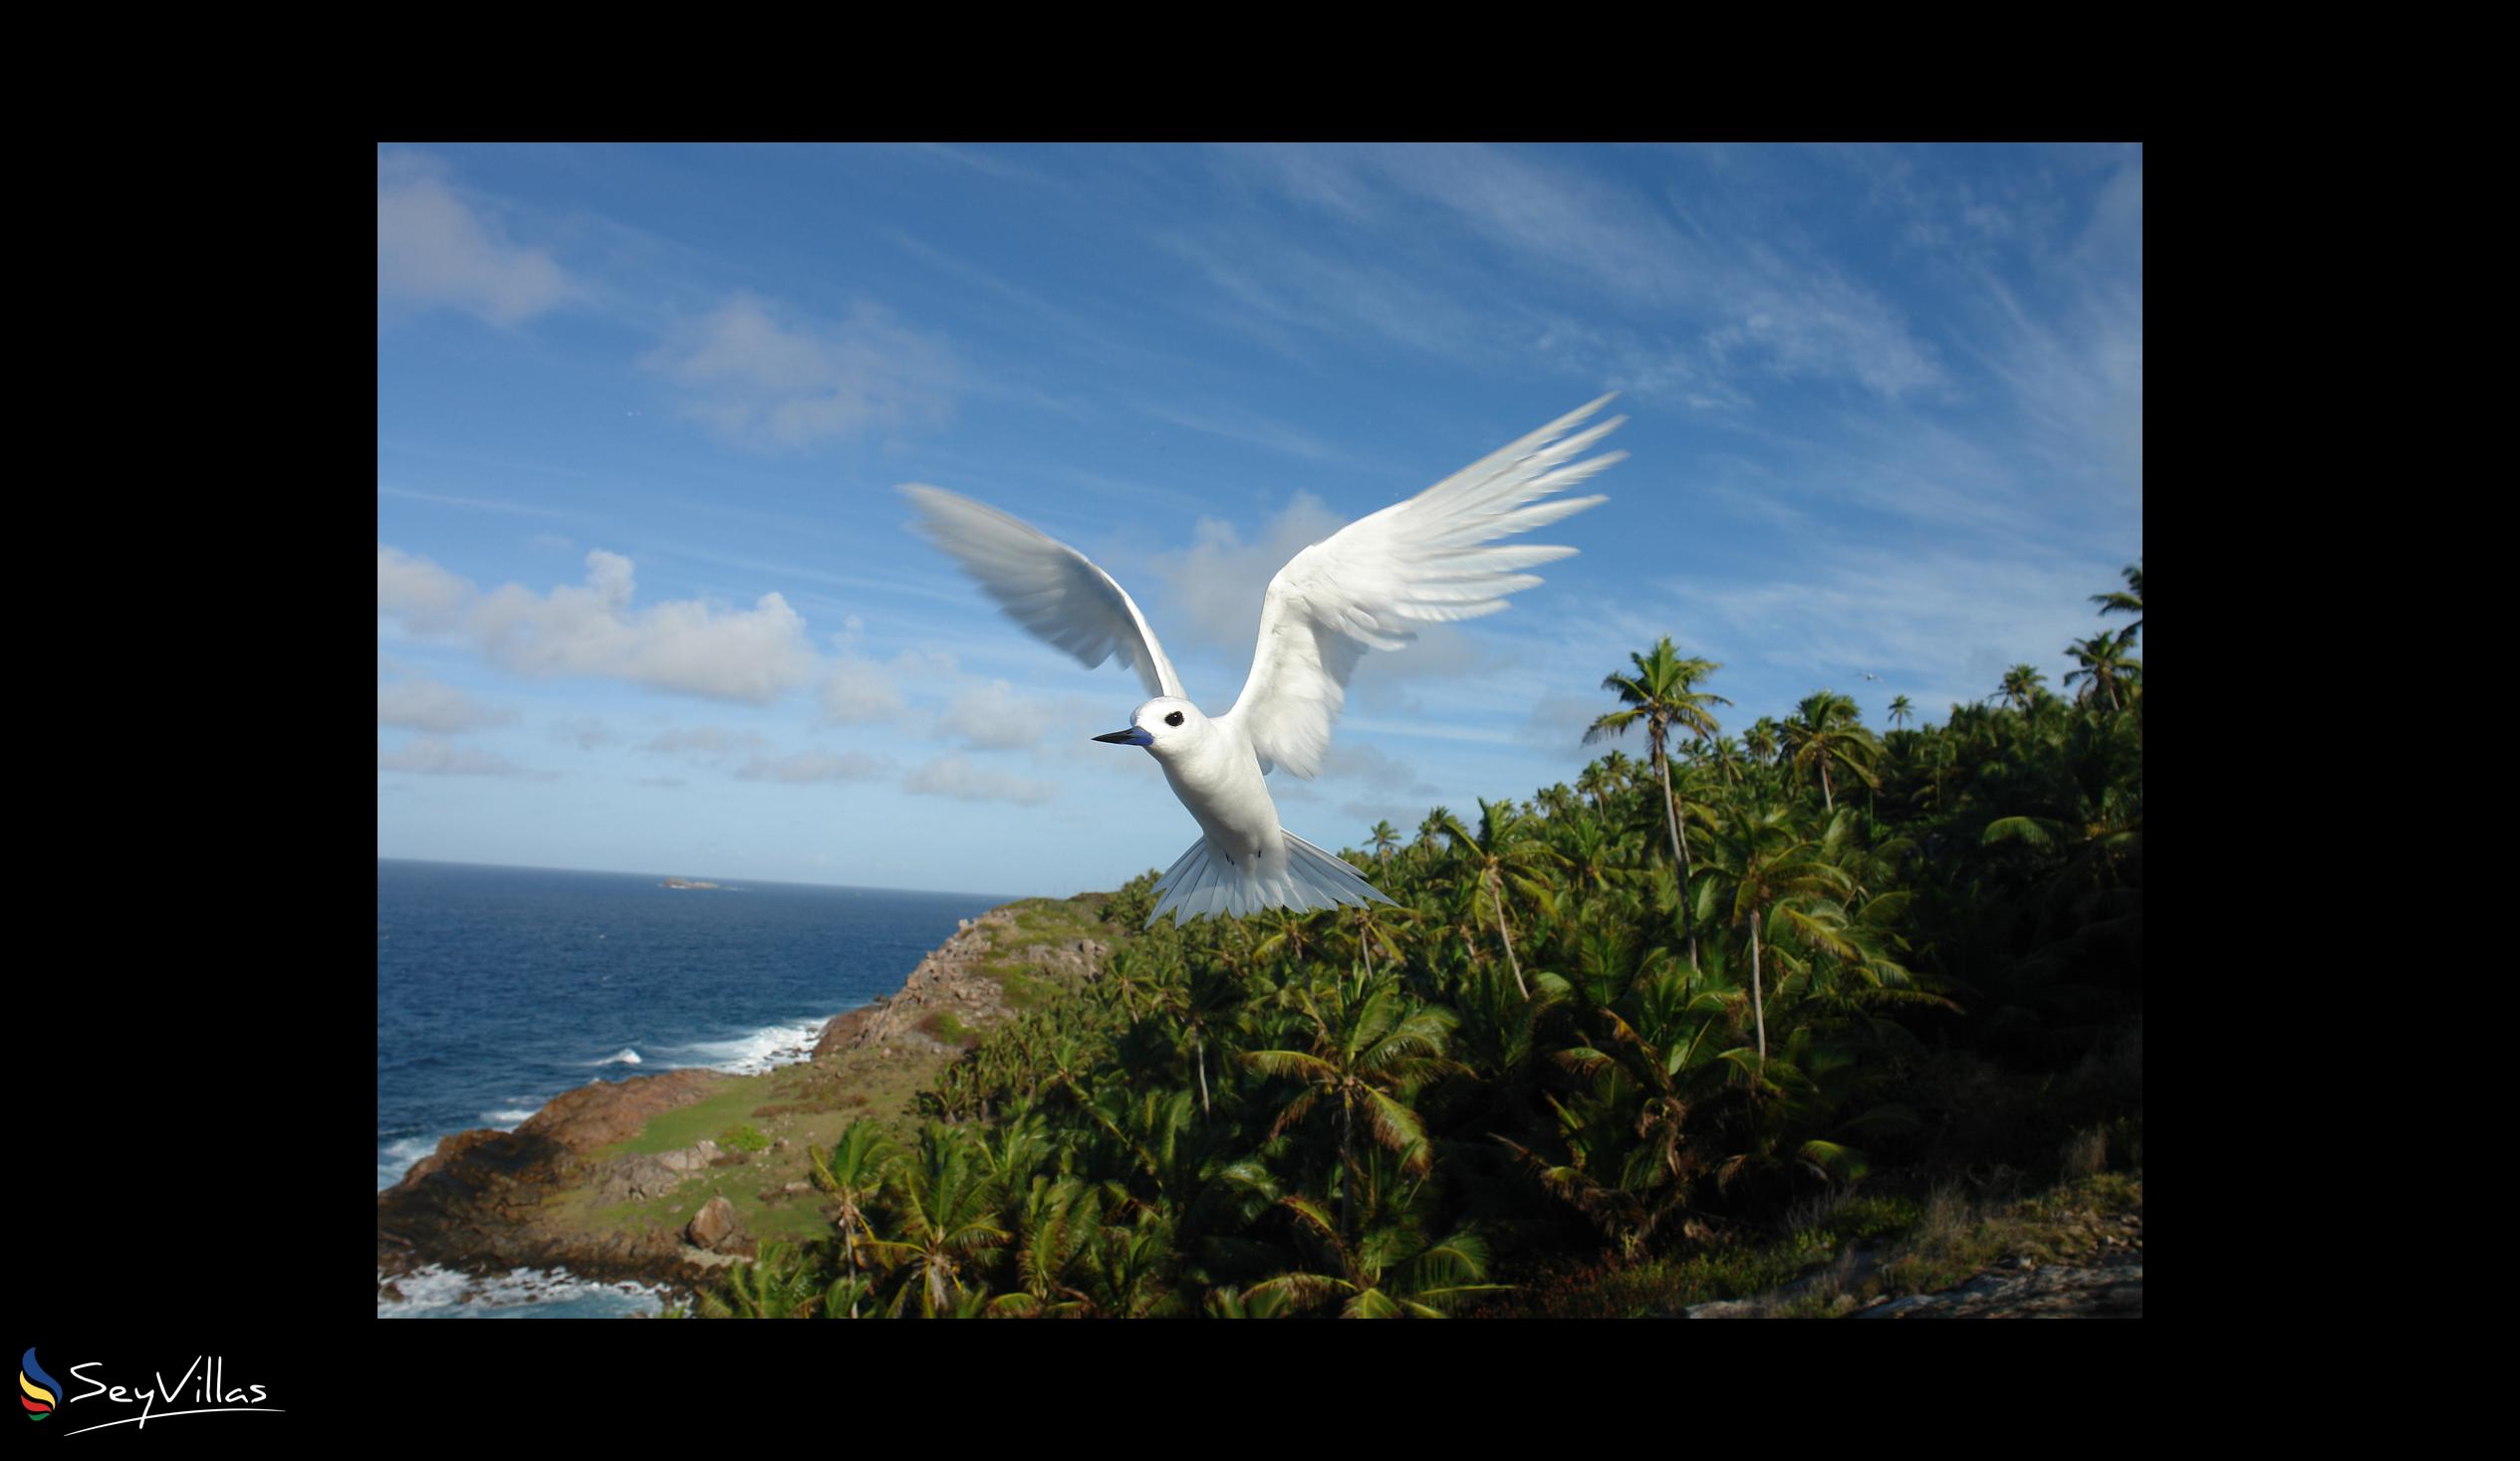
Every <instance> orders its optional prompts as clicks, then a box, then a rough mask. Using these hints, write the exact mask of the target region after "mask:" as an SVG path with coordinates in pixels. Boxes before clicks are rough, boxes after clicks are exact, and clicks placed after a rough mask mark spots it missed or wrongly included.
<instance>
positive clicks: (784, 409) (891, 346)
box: [644, 294, 956, 451]
mask: <svg viewBox="0 0 2520 1461" xmlns="http://www.w3.org/2000/svg"><path fill="white" fill-rule="evenodd" d="M644 364H645V365H647V366H648V367H649V368H650V369H653V370H656V371H658V372H659V373H661V374H663V375H664V376H665V377H667V378H668V379H670V380H672V381H673V382H674V383H675V384H676V385H677V386H679V387H681V388H682V390H683V392H684V399H683V402H682V405H681V407H680V411H681V414H682V415H683V416H685V417H686V418H688V419H691V420H696V421H700V422H702V423H704V424H705V425H707V426H708V427H709V428H710V429H712V430H714V431H716V432H717V433H718V434H719V435H720V436H722V437H724V438H725V439H726V440H728V441H731V442H733V443H735V444H736V445H739V446H745V447H751V448H754V449H761V450H789V451H793V450H800V449H803V448H807V447H811V446H814V445H816V444H818V443H820V442H823V441H825V440H829V439H832V438H835V437H843V436H854V435H859V434H863V433H865V432H869V431H875V430H882V429H888V428H896V427H901V426H907V425H914V424H921V423H925V422H930V421H936V420H941V419H942V418H943V417H944V415H945V413H946V410H947V407H948V404H949V401H950V397H951V393H952V388H953V383H954V380H955V375H956V370H955V366H954V364H953V359H952V354H951V352H950V351H949V350H948V349H947V348H946V346H945V345H944V343H943V342H942V341H941V340H938V339H936V338H933V337H930V336H926V335H922V334H920V333H919V332H917V331H915V330H912V329H910V328H908V327H907V326H904V325H902V324H901V323H899V322H898V321H896V320H894V319H893V318H892V317H891V316H890V315H889V314H887V313H886V312H884V311H883V310H882V309H880V308H878V307H876V306H873V305H860V306H858V307H857V308H856V309H855V310H853V311H851V313H850V316H849V318H848V319H847V320H846V321H844V322H842V323H841V324H839V325H837V326H828V327H825V326H817V325H815V324H813V323H811V322H801V323H796V324H790V323H785V322H782V321H781V320H779V319H778V318H776V317H775V316H774V315H773V314H772V311H771V307H770V306H769V305H768V304H767V303H766V302H764V301H762V300H761V299H759V298H757V297H755V296H753V295H749V294H738V295H736V296H735V298H733V299H732V300H730V301H728V302H727V303H726V304H725V305H723V306H721V307H720V308H718V309H717V310H715V311H712V312H711V313H709V314H707V315H704V316H701V317H699V318H697V319H694V320H689V321H685V322H684V323H683V324H682V325H680V326H679V327H677V328H676V329H675V330H674V331H673V333H672V336H671V338H670V339H668V340H667V342H666V343H665V344H663V345H661V346H659V347H657V348H656V349H655V350H653V351H651V352H649V353H648V355H647V356H646V358H645V361H644Z"/></svg>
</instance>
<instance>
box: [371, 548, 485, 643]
mask: <svg viewBox="0 0 2520 1461" xmlns="http://www.w3.org/2000/svg"><path fill="white" fill-rule="evenodd" d="M472 600H473V587H472V585H470V584H468V583H466V582H464V581H463V580H462V579H459V578H457V577H455V576H454V575H453V574H450V573H448V572H446V570H444V569H442V568H439V567H438V566H437V565H436V564H433V563H431V562H429V561H428V560H427V559H425V558H416V557H413V556H412V555H410V554H408V553H404V552H403V551H401V550H400V549H398V548H387V547H385V546H384V545H383V544H381V543H380V544H378V545H377V612H378V613H390V614H393V615H395V616H396V617H398V618H400V619H401V620H402V621H403V622H404V623H405V624H407V625H409V626H410V627H411V628H412V629H414V630H416V631H417V632H420V633H424V634H425V633H433V632H438V631H440V630H444V629H447V628H451V627H453V626H454V625H455V624H456V623H458V622H460V621H461V618H462V612H463V609H464V608H465V606H467V605H469V604H470V603H471V602H472Z"/></svg>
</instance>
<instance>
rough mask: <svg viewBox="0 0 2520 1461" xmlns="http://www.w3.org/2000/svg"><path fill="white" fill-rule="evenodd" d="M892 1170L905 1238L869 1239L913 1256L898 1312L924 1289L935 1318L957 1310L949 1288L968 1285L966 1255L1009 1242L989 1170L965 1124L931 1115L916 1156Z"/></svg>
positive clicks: (923, 1306)
mask: <svg viewBox="0 0 2520 1461" xmlns="http://www.w3.org/2000/svg"><path fill="white" fill-rule="evenodd" d="M893 1170H894V1182H893V1194H894V1199H895V1202H896V1205H897V1207H898V1209H899V1212H900V1222H899V1228H900V1233H901V1240H900V1241H898V1242H890V1243H879V1242H874V1241H872V1240H870V1242H869V1244H868V1246H869V1247H872V1248H875V1249H877V1250H879V1251H881V1252H882V1253H885V1254H887V1255H889V1256H891V1257H894V1258H899V1259H906V1260H908V1262H909V1265H910V1272H911V1275H912V1277H911V1280H910V1282H908V1283H905V1284H903V1285H902V1287H901V1292H900V1293H899V1294H897V1295H895V1296H894V1298H893V1301H892V1305H893V1312H894V1313H896V1314H897V1313H899V1312H900V1308H901V1305H902V1303H903V1302H904V1300H905V1299H906V1298H907V1297H908V1294H909V1291H910V1290H911V1289H913V1288H918V1289H921V1290H922V1291H923V1292H922V1293H921V1294H920V1312H921V1313H923V1314H925V1315H926V1316H927V1317H928V1318H930V1319H933V1318H935V1317H936V1316H937V1315H940V1314H946V1313H950V1312H951V1311H952V1309H953V1307H954V1301H953V1298H952V1297H951V1296H950V1295H949V1294H948V1292H947V1291H948V1290H949V1289H953V1290H959V1289H961V1288H962V1287H963V1285H962V1283H961V1281H960V1278H959V1273H960V1268H961V1265H962V1263H963V1261H965V1260H967V1259H969V1258H970V1257H971V1256H972V1255H974V1254H976V1253H979V1252H981V1251H982V1250H984V1249H988V1248H994V1247H997V1246H998V1245H999V1244H1001V1243H1004V1242H1006V1241H1007V1236H1008V1235H1007V1231H1006V1228H1005V1227H1004V1226H1003V1225H1002V1224H1001V1223H1000V1222H999V1221H998V1214H997V1203H996V1201H995V1198H994V1195H993V1194H992V1192H991V1190H990V1189H991V1186H992V1185H993V1184H992V1183H991V1182H990V1181H989V1178H988V1173H987V1172H986V1171H985V1170H984V1169H983V1165H982V1163H981V1162H980V1161H979V1160H978V1159H977V1158H976V1155H975V1153H974V1152H973V1150H972V1144H971V1138H970V1137H969V1136H968V1135H967V1134H965V1133H964V1132H963V1131H962V1130H961V1129H960V1128H959V1127H954V1126H948V1125H944V1124H942V1123H940V1122H935V1121H930V1122H929V1123H928V1124H927V1126H926V1128H925V1129H924V1130H922V1131H920V1132H919V1136H918V1154H917V1156H916V1157H915V1158H914V1159H912V1160H909V1161H906V1162H902V1163H900V1164H899V1165H897V1166H896V1167H895V1168H894V1169H893Z"/></svg>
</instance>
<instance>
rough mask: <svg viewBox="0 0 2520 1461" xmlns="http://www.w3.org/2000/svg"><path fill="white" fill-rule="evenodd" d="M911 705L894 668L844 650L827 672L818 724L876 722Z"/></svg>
mask: <svg viewBox="0 0 2520 1461" xmlns="http://www.w3.org/2000/svg"><path fill="white" fill-rule="evenodd" d="M907 708H908V702H907V701H906V700H904V699H903V698H902V697H901V687H900V686H899V685H898V684H896V683H894V681H893V670H892V669H891V668H887V667H886V666H884V665H882V664H878V663H877V662H875V661H874V660H872V659H867V658H864V657H862V656H859V655H856V654H843V655H842V656H841V657H840V658H839V659H838V660H837V661H835V662H834V663H833V665H832V667H831V671H830V673H828V674H826V675H824V676H823V705H822V713H821V715H820V716H819V717H818V718H817V720H816V724H818V725H872V724H875V723H877V722H879V721H885V720H890V719H891V718H892V717H894V716H896V715H899V714H900V713H901V712H902V711H903V710H905V709H907Z"/></svg>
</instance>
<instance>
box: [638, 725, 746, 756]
mask: <svg viewBox="0 0 2520 1461" xmlns="http://www.w3.org/2000/svg"><path fill="white" fill-rule="evenodd" d="M769 744H770V742H769V741H768V740H767V739H766V738H765V737H763V736H762V734H761V733H760V732H759V731H731V730H727V729H725V728H724V727H722V726H714V725H696V726H691V727H688V728H682V727H676V728H673V729H669V730H662V731H658V732H657V733H656V734H655V735H653V736H651V737H649V738H648V739H647V740H645V741H642V742H640V743H639V747H638V749H640V750H642V751H653V752H656V753H658V754H659V755H665V756H701V757H724V756H732V755H734V754H735V753H736V752H738V751H752V750H758V749H759V748H761V747H763V746H767V745H769Z"/></svg>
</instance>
